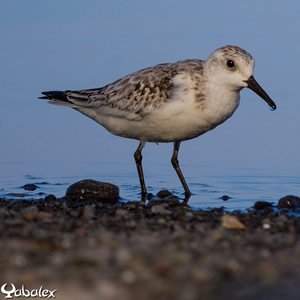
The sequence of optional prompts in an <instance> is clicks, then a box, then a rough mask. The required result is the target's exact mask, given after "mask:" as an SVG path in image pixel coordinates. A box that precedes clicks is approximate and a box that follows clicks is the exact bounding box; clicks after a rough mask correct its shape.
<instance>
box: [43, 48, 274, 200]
mask: <svg viewBox="0 0 300 300" xmlns="http://www.w3.org/2000/svg"><path fill="white" fill-rule="evenodd" d="M253 69H254V59H253V57H252V56H251V54H249V53H248V52H246V51H245V50H244V49H242V48H240V47H237V46H232V45H228V46H224V47H221V48H219V49H217V50H215V51H214V52H213V53H212V54H211V55H210V56H209V57H208V59H207V60H199V59H187V60H182V61H178V62H175V63H164V64H159V65H156V66H153V67H149V68H145V69H142V70H139V71H137V72H134V73H132V74H129V75H127V76H125V77H123V78H121V79H119V80H116V81H114V82H113V83H110V84H107V85H106V86H104V87H100V88H93V89H84V90H65V91H47V92H42V94H43V96H41V97H40V99H47V100H49V103H52V104H58V105H62V106H67V107H71V108H73V109H75V110H77V111H79V112H81V113H82V114H84V115H86V116H88V117H89V118H91V119H93V120H95V121H96V122H97V123H99V124H100V125H102V126H103V127H104V128H106V129H107V130H108V131H109V132H111V133H112V134H115V135H118V136H121V137H125V138H131V139H136V140H138V141H139V145H138V148H137V150H136V151H135V153H134V158H135V162H136V167H137V171H138V175H139V180H140V185H141V198H142V200H143V201H145V200H146V198H147V188H146V184H145V180H144V173H143V167H142V149H143V148H144V146H145V144H146V142H155V143H169V142H173V143H174V148H173V155H172V158H171V163H172V165H173V167H174V169H175V171H176V173H177V175H178V177H179V179H180V181H181V184H182V186H183V188H184V192H185V198H184V201H185V202H188V200H189V198H190V196H191V192H190V189H189V187H188V185H187V183H186V180H185V178H184V176H183V173H182V171H181V169H180V166H179V161H178V152H179V147H180V143H181V142H182V141H186V140H190V139H193V138H196V137H198V136H200V135H202V134H204V133H206V132H207V131H209V130H212V129H214V128H215V127H216V126H218V125H220V124H221V123H223V122H224V121H226V120H227V119H228V118H229V117H231V116H232V114H233V113H234V112H235V110H236V109H237V107H238V106H239V103H240V91H241V90H242V89H243V88H245V87H248V88H249V89H251V90H253V91H254V92H255V93H256V94H258V95H259V96H260V97H261V98H262V99H263V100H265V101H266V102H267V104H268V105H269V106H270V107H271V109H273V110H275V109H276V104H275V103H274V102H273V100H272V99H271V98H270V97H269V96H268V94H267V93H266V92H265V91H264V90H263V88H262V87H261V86H260V85H259V84H258V83H257V81H256V80H255V79H254V76H253Z"/></svg>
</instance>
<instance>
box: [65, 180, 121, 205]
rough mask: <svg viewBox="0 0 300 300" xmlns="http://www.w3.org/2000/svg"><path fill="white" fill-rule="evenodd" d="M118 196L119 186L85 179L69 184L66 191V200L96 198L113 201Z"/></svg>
mask: <svg viewBox="0 0 300 300" xmlns="http://www.w3.org/2000/svg"><path fill="white" fill-rule="evenodd" d="M118 197H119V188H118V187H117V186H116V185H114V184H111V183H106V182H100V181H95V180H91V179H85V180H81V181H78V182H76V183H74V184H72V185H70V186H69V187H68V189H67V191H66V198H67V199H68V200H74V199H80V200H97V201H102V202H106V203H115V202H116V201H117V199H118Z"/></svg>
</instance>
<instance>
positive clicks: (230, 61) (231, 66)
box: [226, 59, 235, 69]
mask: <svg viewBox="0 0 300 300" xmlns="http://www.w3.org/2000/svg"><path fill="white" fill-rule="evenodd" d="M226 65H227V67H228V68H229V69H233V68H234V67H235V63H234V61H233V60H231V59H228V60H227V62H226Z"/></svg>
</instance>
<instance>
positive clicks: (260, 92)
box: [245, 76, 276, 110]
mask: <svg viewBox="0 0 300 300" xmlns="http://www.w3.org/2000/svg"><path fill="white" fill-rule="evenodd" d="M245 82H246V83H247V84H248V88H249V89H250V90H252V91H253V92H255V93H256V94H257V95H258V96H260V97H261V98H262V99H264V100H265V101H266V102H267V103H268V104H269V106H270V107H271V108H272V109H273V110H275V109H276V104H275V103H274V101H273V100H272V99H271V98H270V97H269V95H268V94H267V93H266V92H265V91H264V89H263V88H262V87H261V86H260V85H259V84H258V82H257V81H256V80H255V78H254V77H253V76H250V77H249V79H248V80H245Z"/></svg>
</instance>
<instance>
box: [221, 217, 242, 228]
mask: <svg viewBox="0 0 300 300" xmlns="http://www.w3.org/2000/svg"><path fill="white" fill-rule="evenodd" d="M221 220H222V227H223V228H226V229H236V230H243V229H245V228H246V226H245V225H244V224H243V223H242V222H241V221H240V220H239V219H238V218H237V217H235V216H231V215H227V214H226V215H224V216H222V218H221Z"/></svg>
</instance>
